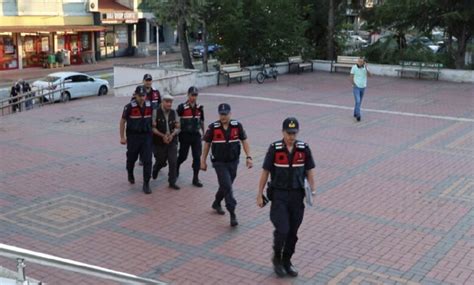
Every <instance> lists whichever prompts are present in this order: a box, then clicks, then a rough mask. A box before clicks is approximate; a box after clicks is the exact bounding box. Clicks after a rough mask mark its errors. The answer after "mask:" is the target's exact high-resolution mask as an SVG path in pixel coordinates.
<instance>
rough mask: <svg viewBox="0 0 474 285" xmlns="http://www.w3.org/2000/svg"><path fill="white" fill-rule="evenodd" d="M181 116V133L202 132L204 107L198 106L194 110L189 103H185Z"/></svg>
mask: <svg viewBox="0 0 474 285" xmlns="http://www.w3.org/2000/svg"><path fill="white" fill-rule="evenodd" d="M183 107H184V108H183V113H182V114H181V131H182V132H186V133H199V130H201V122H202V121H201V116H202V110H203V106H201V105H199V104H196V106H195V107H194V108H192V107H191V105H189V103H187V102H186V103H184V106H183Z"/></svg>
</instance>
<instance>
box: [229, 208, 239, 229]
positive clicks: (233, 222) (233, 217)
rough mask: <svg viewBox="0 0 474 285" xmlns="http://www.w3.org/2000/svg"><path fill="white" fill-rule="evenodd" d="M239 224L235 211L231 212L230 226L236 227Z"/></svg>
mask: <svg viewBox="0 0 474 285" xmlns="http://www.w3.org/2000/svg"><path fill="white" fill-rule="evenodd" d="M238 225H239V222H238V221H237V216H236V215H235V213H234V212H233V211H232V212H230V226H231V227H236V226H238Z"/></svg>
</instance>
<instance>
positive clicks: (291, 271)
mask: <svg viewBox="0 0 474 285" xmlns="http://www.w3.org/2000/svg"><path fill="white" fill-rule="evenodd" d="M282 263H283V267H284V268H285V270H286V273H288V275H290V276H291V277H296V276H298V269H296V267H294V266H293V264H291V255H289V254H285V253H283V258H282Z"/></svg>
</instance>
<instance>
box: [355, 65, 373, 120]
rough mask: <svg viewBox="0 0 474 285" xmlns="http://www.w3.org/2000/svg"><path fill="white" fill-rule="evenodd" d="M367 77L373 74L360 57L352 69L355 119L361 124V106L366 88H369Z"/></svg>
mask: <svg viewBox="0 0 474 285" xmlns="http://www.w3.org/2000/svg"><path fill="white" fill-rule="evenodd" d="M367 76H372V74H371V73H370V72H369V70H368V69H367V62H366V61H365V60H364V58H362V57H360V58H359V59H358V60H357V64H355V65H354V66H352V69H351V82H352V93H353V94H354V101H355V107H354V117H355V118H356V119H357V121H358V122H360V119H361V114H360V106H361V105H362V98H363V97H364V92H365V88H366V87H367Z"/></svg>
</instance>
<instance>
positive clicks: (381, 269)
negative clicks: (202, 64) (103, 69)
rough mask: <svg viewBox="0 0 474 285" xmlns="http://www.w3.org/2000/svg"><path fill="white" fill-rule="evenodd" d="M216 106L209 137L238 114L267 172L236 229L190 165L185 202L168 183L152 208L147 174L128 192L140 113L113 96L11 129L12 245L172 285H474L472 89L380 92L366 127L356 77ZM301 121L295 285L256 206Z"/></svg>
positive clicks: (3, 211) (231, 93)
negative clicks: (291, 125) (125, 137)
mask: <svg viewBox="0 0 474 285" xmlns="http://www.w3.org/2000/svg"><path fill="white" fill-rule="evenodd" d="M201 92H202V94H201V95H200V96H199V101H200V103H202V104H203V105H204V106H205V111H206V120H207V122H208V123H210V122H211V121H213V120H216V119H217V113H216V109H217V106H218V104H219V103H222V102H227V103H230V104H231V105H232V108H233V116H234V118H235V119H238V120H239V121H241V122H242V123H243V125H244V127H245V128H246V130H247V133H248V137H249V142H250V145H251V148H252V155H253V157H254V163H255V168H254V169H250V170H248V169H246V168H245V167H244V163H243V162H244V161H243V160H242V161H241V164H240V167H239V173H238V176H237V178H236V182H235V185H234V191H235V196H236V198H237V201H238V206H237V216H238V218H239V222H240V225H239V226H238V227H237V228H235V229H234V228H231V227H230V226H229V215H228V214H226V215H225V216H219V215H217V214H215V213H214V211H213V210H212V209H211V207H210V206H211V203H212V201H213V198H214V193H215V191H216V190H217V180H216V175H215V172H214V171H213V169H212V168H211V169H209V170H208V171H207V172H206V173H203V174H202V176H201V180H202V181H203V183H204V188H195V187H193V186H192V185H191V178H192V169H191V163H190V160H189V159H188V161H186V163H185V165H183V166H182V168H181V175H180V178H179V180H178V185H179V186H181V190H180V191H175V190H171V189H169V188H168V187H167V185H168V184H167V170H166V169H163V170H164V171H162V173H160V176H159V177H158V179H157V180H154V181H152V183H151V186H152V189H153V194H152V195H144V194H143V192H142V191H141V182H142V177H141V169H140V167H137V168H136V170H135V177H136V180H137V183H136V184H135V185H130V184H129V183H128V182H127V177H126V170H125V147H124V146H122V145H120V143H119V130H118V126H119V119H120V115H121V112H122V109H123V106H124V105H125V104H126V103H127V102H128V101H129V98H118V97H113V96H112V95H109V96H105V97H95V98H87V99H81V100H74V101H71V102H68V103H66V104H55V105H51V106H45V107H43V108H38V109H35V110H32V111H29V112H24V113H20V114H14V115H9V116H5V117H0V154H1V160H0V242H2V243H6V244H9V245H14V246H19V247H24V248H27V249H31V250H36V251H40V252H44V253H48V254H53V255H57V256H60V257H64V258H70V259H74V260H77V261H81V262H86V263H90V264H93V265H98V266H103V267H106V268H109V269H114V270H120V271H125V272H128V273H132V274H137V275H140V276H143V277H148V278H154V279H159V280H162V281H165V282H169V283H171V284H239V285H240V284H474V249H473V246H474V226H473V225H474V215H473V213H474V203H473V202H474V160H473V158H474V129H473V127H474V87H473V85H472V84H460V83H448V82H441V81H430V80H412V79H398V78H389V77H373V78H369V88H368V90H367V92H366V95H365V97H364V102H363V112H362V121H361V122H359V123H358V122H356V121H355V119H354V118H353V117H352V106H353V97H352V94H351V87H350V81H349V76H348V75H347V74H342V73H337V74H330V73H325V72H314V73H304V74H301V75H285V76H281V77H279V78H278V81H276V82H275V81H272V80H268V81H266V82H265V83H264V84H262V85H258V84H256V83H252V84H248V83H236V84H232V85H231V86H229V87H225V86H218V87H212V88H207V89H204V90H201ZM183 100H184V97H183V96H180V97H177V98H176V100H175V106H176V105H177V103H179V102H181V101H183ZM287 116H296V117H297V118H298V119H299V120H300V126H301V132H300V139H302V140H304V141H306V142H308V143H309V145H310V146H311V148H312V151H313V155H314V158H315V161H316V165H317V168H316V182H317V186H318V187H317V195H316V205H315V206H314V207H306V213H305V218H304V221H303V224H302V226H301V229H300V232H299V242H298V244H297V251H296V253H295V256H294V257H293V263H294V264H295V265H296V266H297V267H298V268H299V270H300V276H299V277H298V278H295V279H290V278H283V279H279V278H277V277H276V275H275V274H274V273H273V269H272V265H271V262H270V258H271V254H272V231H273V226H272V224H271V222H270V221H269V207H268V206H267V207H265V208H263V209H260V208H258V207H257V206H256V199H255V198H256V191H257V183H258V178H259V175H260V171H261V165H262V161H263V157H264V155H265V152H266V149H267V148H268V146H269V144H270V143H271V142H273V141H275V140H277V139H280V137H281V132H280V130H281V122H282V120H283V119H284V118H285V117H287ZM0 266H4V267H8V268H11V269H14V267H15V262H14V260H8V259H1V258H0ZM26 272H27V274H28V275H29V276H30V277H32V278H35V279H38V280H41V281H44V282H46V283H47V284H116V283H113V282H107V281H103V280H101V279H95V278H90V277H87V276H84V275H79V274H75V273H67V272H65V271H61V270H56V269H51V268H48V267H43V266H39V265H34V264H31V263H29V264H28V261H27V270H26Z"/></svg>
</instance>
